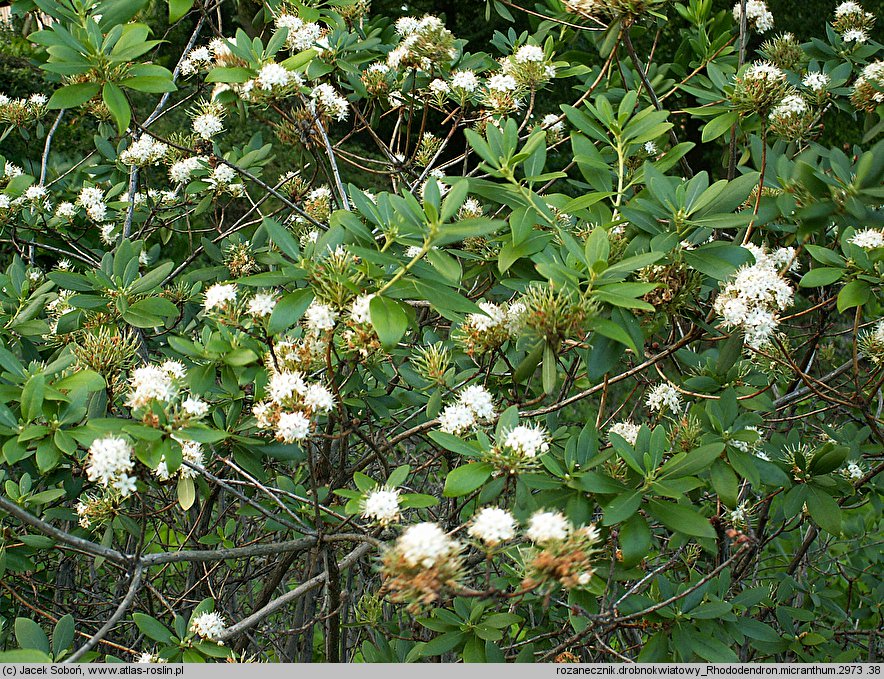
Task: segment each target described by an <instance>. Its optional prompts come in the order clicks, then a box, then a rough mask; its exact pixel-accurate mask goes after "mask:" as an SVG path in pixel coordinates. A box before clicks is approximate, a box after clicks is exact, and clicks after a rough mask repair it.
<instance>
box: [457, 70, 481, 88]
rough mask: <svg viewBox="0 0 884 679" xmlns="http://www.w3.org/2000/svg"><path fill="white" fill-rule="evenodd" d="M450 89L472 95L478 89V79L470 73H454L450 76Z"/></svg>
mask: <svg viewBox="0 0 884 679" xmlns="http://www.w3.org/2000/svg"><path fill="white" fill-rule="evenodd" d="M451 87H453V88H455V89H458V90H462V91H464V92H466V93H472V92H475V91H476V88H478V87H479V79H478V78H477V77H476V74H475V73H473V72H472V71H455V72H454V73H452V74H451Z"/></svg>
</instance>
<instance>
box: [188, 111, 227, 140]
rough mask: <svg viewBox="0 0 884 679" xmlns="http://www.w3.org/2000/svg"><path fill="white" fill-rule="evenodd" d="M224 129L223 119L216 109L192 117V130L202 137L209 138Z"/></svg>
mask: <svg viewBox="0 0 884 679" xmlns="http://www.w3.org/2000/svg"><path fill="white" fill-rule="evenodd" d="M223 129H224V119H223V118H222V116H221V115H220V114H219V113H218V112H216V111H208V112H206V113H201V114H199V115H197V116H195V117H194V119H193V131H194V132H195V133H196V134H197V136H199V137H201V138H202V139H211V138H212V137H214V136H215V135H216V134H218V133H219V132H221V131H222V130H223Z"/></svg>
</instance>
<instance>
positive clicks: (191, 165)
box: [169, 156, 206, 184]
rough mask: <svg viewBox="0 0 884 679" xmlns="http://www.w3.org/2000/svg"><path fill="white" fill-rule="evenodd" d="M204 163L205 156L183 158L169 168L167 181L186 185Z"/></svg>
mask: <svg viewBox="0 0 884 679" xmlns="http://www.w3.org/2000/svg"><path fill="white" fill-rule="evenodd" d="M205 163H206V158H205V156H190V157H189V158H183V159H181V160H179V161H177V162H175V163H173V164H172V166H171V167H170V168H169V179H171V180H172V181H173V182H174V183H175V184H186V183H187V182H189V181H190V177H191V176H192V175H193V173H194V172H195V171H196V170H199V169H200V168H202V167H204V166H205Z"/></svg>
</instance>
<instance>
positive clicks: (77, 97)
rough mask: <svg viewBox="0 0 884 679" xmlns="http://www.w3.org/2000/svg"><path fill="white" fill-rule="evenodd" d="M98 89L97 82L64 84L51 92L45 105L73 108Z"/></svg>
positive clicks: (55, 107) (83, 102) (87, 99)
mask: <svg viewBox="0 0 884 679" xmlns="http://www.w3.org/2000/svg"><path fill="white" fill-rule="evenodd" d="M99 90H101V85H99V84H98V83H77V84H76V85H65V86H64V87H61V88H59V89H57V90H55V92H53V94H52V96H51V97H50V98H49V103H48V104H46V106H47V107H48V108H51V109H59V108H75V107H77V106H80V105H81V104H85V103H86V102H87V101H89V100H90V99H92V97H94V96H95V95H96V94H98V92H99Z"/></svg>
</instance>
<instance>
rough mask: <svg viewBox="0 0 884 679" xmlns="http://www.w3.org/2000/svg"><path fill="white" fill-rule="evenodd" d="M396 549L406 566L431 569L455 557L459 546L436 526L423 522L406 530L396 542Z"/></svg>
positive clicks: (459, 548)
mask: <svg viewBox="0 0 884 679" xmlns="http://www.w3.org/2000/svg"><path fill="white" fill-rule="evenodd" d="M396 549H397V551H398V553H399V554H400V555H401V557H402V559H403V560H404V561H405V563H406V564H408V566H410V567H412V568H415V567H418V566H420V567H421V568H433V567H434V566H437V565H439V564H440V563H443V562H445V561H448V560H449V559H451V558H453V557H455V556H457V554H458V553H459V552H460V550H461V545H460V543H459V542H457V541H456V540H452V539H451V538H450V537H449V536H448V535H447V534H446V533H445V531H444V530H442V529H441V528H440V527H439V525H438V524H435V523H430V522H425V523H418V524H415V525H414V526H409V527H408V528H406V529H405V532H404V533H402V535H401V536H400V537H399V540H398V541H397V542H396Z"/></svg>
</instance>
